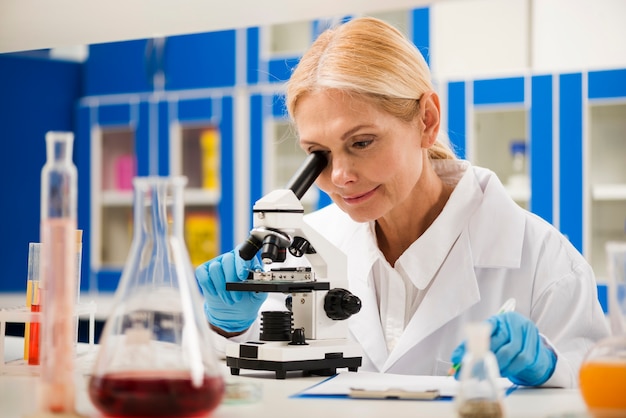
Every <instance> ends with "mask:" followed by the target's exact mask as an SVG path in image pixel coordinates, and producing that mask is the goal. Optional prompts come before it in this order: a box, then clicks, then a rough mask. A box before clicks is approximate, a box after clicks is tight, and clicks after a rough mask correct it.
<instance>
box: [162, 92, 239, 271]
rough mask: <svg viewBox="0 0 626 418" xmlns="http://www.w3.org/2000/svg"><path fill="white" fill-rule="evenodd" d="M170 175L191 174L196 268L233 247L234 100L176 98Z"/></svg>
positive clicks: (188, 232)
mask: <svg viewBox="0 0 626 418" xmlns="http://www.w3.org/2000/svg"><path fill="white" fill-rule="evenodd" d="M168 108H169V109H170V110H173V114H171V115H169V116H168V117H167V119H168V120H169V121H170V125H169V141H168V147H167V153H168V156H169V158H168V161H169V164H168V165H169V167H168V169H167V170H165V173H167V174H168V175H182V176H185V177H186V178H187V186H186V189H185V241H186V244H187V249H188V251H189V255H190V258H191V261H192V264H193V265H194V266H197V265H199V264H201V263H203V262H205V261H207V260H209V259H211V258H213V257H215V256H217V255H218V254H220V253H221V252H222V251H225V250H230V249H231V248H232V247H233V239H234V238H233V235H234V234H233V230H234V228H233V224H232V222H233V210H232V208H233V184H234V183H233V177H234V175H235V173H234V171H235V170H234V165H233V161H234V160H233V148H232V142H233V138H232V132H233V130H232V99H231V98H223V97H221V96H214V97H203V98H197V99H187V100H176V101H172V102H171V103H170V104H169V106H168Z"/></svg>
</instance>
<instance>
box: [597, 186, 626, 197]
mask: <svg viewBox="0 0 626 418" xmlns="http://www.w3.org/2000/svg"><path fill="white" fill-rule="evenodd" d="M591 197H592V198H593V200H626V184H594V185H593V186H592V187H591Z"/></svg>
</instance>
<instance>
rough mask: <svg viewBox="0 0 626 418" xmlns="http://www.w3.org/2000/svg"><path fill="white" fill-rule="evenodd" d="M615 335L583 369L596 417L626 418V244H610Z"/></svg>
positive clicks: (611, 313)
mask: <svg viewBox="0 0 626 418" xmlns="http://www.w3.org/2000/svg"><path fill="white" fill-rule="evenodd" d="M606 254H607V271H608V273H609V277H608V287H609V289H608V290H609V292H608V293H609V298H608V301H609V319H610V323H611V331H612V336H611V337H608V338H605V339H603V340H601V341H600V342H598V343H597V344H596V345H594V346H593V347H592V348H591V350H590V351H589V352H588V353H587V355H586V356H585V358H584V359H583V363H582V365H581V367H580V372H579V382H580V391H581V394H582V396H583V399H584V400H585V403H586V405H587V408H588V409H589V411H590V412H591V414H592V415H593V416H594V417H623V416H626V396H624V394H626V242H607V244H606Z"/></svg>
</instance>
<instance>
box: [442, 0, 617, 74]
mask: <svg viewBox="0 0 626 418" xmlns="http://www.w3.org/2000/svg"><path fill="white" fill-rule="evenodd" d="M625 20H626V1H623V0H446V1H439V2H436V3H433V4H432V6H431V65H432V68H433V73H434V75H435V78H437V79H454V78H472V77H476V76H479V77H484V76H488V77H490V76H498V75H506V74H517V75H519V74H524V73H526V72H533V73H542V72H548V73H549V72H566V71H581V70H587V69H605V68H624V67H626V41H625V40H626V22H625Z"/></svg>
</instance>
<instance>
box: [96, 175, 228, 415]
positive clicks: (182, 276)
mask: <svg viewBox="0 0 626 418" xmlns="http://www.w3.org/2000/svg"><path fill="white" fill-rule="evenodd" d="M186 182H187V179H186V178H185V177H136V178H135V179H134V180H133V187H134V201H133V205H134V226H133V241H132V244H131V248H130V254H129V257H128V259H127V262H126V265H125V266H124V270H123V272H122V277H121V279H120V283H119V285H118V288H117V291H116V293H115V298H114V302H113V308H112V310H111V313H110V316H109V317H108V318H107V321H106V324H105V327H104V330H103V331H102V336H101V340H100V351H99V353H98V357H97V359H96V363H95V367H94V371H93V374H92V377H91V379H90V382H89V396H90V398H91V400H92V402H93V403H94V405H95V406H96V407H97V408H98V410H100V412H102V413H103V414H105V415H111V416H116V417H130V416H133V417H192V416H204V415H206V414H207V413H208V412H210V411H212V410H213V409H215V408H216V407H217V406H218V405H219V403H220V402H221V400H222V397H223V394H224V379H223V376H222V374H221V372H220V371H219V368H218V363H217V356H216V354H215V352H214V350H213V346H212V341H211V334H210V331H209V327H208V323H207V321H206V320H205V319H204V314H203V312H202V309H201V306H202V301H201V297H200V293H199V290H198V288H197V285H196V284H195V279H194V273H193V269H192V266H191V262H190V259H189V255H188V253H187V249H186V247H185V244H184V240H183V220H184V209H183V189H184V187H185V184H186Z"/></svg>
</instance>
